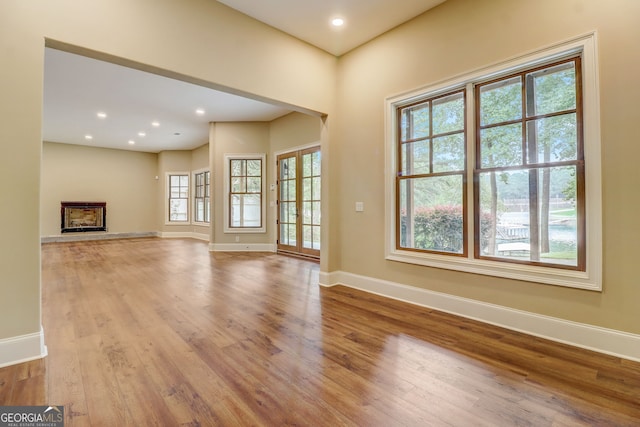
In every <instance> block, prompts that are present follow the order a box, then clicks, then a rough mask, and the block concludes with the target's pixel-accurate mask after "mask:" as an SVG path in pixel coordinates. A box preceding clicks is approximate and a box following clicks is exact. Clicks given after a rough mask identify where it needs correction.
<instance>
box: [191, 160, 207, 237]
mask: <svg viewBox="0 0 640 427" xmlns="http://www.w3.org/2000/svg"><path fill="white" fill-rule="evenodd" d="M206 172H209V221H208V222H207V221H198V220H197V218H196V215H197V214H198V213H197V209H196V200H197V197H196V191H197V190H196V183H197V180H196V175H200V174H204V173H206ZM191 183H192V184H191V203H192V204H193V213H192V216H191V222H192V223H193V224H194V225H200V226H208V225H210V224H211V188H212V187H211V172H210V171H209V169H208V168H204V169H197V170H194V171H193V173H192V174H191ZM204 185H205V194H206V185H207V184H206V182H205V184H204ZM205 200H206V196H205Z"/></svg>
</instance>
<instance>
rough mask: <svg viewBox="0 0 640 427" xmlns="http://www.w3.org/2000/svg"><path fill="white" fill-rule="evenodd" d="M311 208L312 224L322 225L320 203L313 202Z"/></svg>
mask: <svg viewBox="0 0 640 427" xmlns="http://www.w3.org/2000/svg"><path fill="white" fill-rule="evenodd" d="M311 208H312V209H313V212H312V215H311V223H312V224H313V225H320V202H313V203H312V205H311Z"/></svg>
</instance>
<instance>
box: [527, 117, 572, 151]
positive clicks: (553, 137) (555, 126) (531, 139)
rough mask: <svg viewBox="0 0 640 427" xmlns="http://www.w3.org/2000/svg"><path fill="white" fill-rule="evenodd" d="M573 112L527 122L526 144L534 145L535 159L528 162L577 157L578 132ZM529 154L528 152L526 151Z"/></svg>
mask: <svg viewBox="0 0 640 427" xmlns="http://www.w3.org/2000/svg"><path fill="white" fill-rule="evenodd" d="M577 127H578V124H577V121H576V115H575V113H571V114H565V115H562V116H554V117H547V118H544V119H538V120H533V121H530V122H528V123H527V138H528V141H527V145H531V144H532V143H534V144H535V146H536V154H537V159H536V158H535V157H533V158H532V156H529V157H528V159H527V161H528V162H529V163H549V162H558V161H564V160H576V159H577V155H578V153H577V147H578V134H577ZM528 154H529V153H528Z"/></svg>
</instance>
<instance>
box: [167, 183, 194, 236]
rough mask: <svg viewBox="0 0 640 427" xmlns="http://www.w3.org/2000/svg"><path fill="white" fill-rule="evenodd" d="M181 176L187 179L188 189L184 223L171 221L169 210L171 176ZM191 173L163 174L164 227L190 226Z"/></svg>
mask: <svg viewBox="0 0 640 427" xmlns="http://www.w3.org/2000/svg"><path fill="white" fill-rule="evenodd" d="M176 175H182V176H186V177H187V179H188V183H187V185H188V189H187V219H186V220H184V221H177V220H171V216H170V215H171V212H170V210H169V201H170V200H171V176H176ZM191 200H192V199H191V172H189V171H186V172H185V171H182V172H167V173H166V174H165V203H164V209H165V215H164V218H165V225H189V224H191V217H190V215H191Z"/></svg>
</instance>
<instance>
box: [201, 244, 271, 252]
mask: <svg viewBox="0 0 640 427" xmlns="http://www.w3.org/2000/svg"><path fill="white" fill-rule="evenodd" d="M275 251H276V245H274V244H273V243H210V244H209V252H275Z"/></svg>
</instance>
